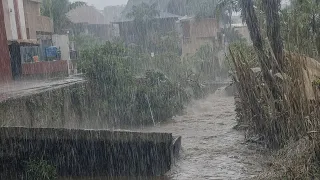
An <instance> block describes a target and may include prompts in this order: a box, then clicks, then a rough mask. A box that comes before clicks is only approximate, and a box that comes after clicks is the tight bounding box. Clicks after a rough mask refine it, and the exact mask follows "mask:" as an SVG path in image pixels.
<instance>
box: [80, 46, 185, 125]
mask: <svg viewBox="0 0 320 180" xmlns="http://www.w3.org/2000/svg"><path fill="white" fill-rule="evenodd" d="M129 54H130V55H132V54H133V53H132V52H131V51H128V50H127V49H126V48H124V47H123V46H122V45H119V44H112V43H110V42H107V43H106V44H105V45H103V46H96V47H94V48H91V49H88V50H85V51H83V52H82V57H81V61H80V68H81V69H82V71H83V72H84V73H85V74H86V76H87V77H88V79H89V80H90V83H91V84H92V85H91V87H92V91H93V92H95V93H94V95H95V96H96V98H95V99H99V101H100V106H99V107H103V108H104V109H105V113H106V114H105V115H104V116H105V117H108V118H109V120H110V119H113V121H114V122H117V123H120V124H135V125H137V124H145V123H152V122H153V121H152V120H156V121H161V120H166V119H168V118H170V117H172V116H173V115H175V114H176V113H178V112H180V111H181V110H182V109H183V105H184V103H185V102H186V101H187V96H186V93H185V92H184V90H183V88H181V87H180V86H179V84H178V83H176V82H175V81H172V80H171V79H169V78H168V77H167V76H166V75H165V74H164V73H162V72H160V71H156V70H146V69H145V68H148V67H156V66H154V65H156V63H155V62H151V59H150V58H149V59H148V57H146V56H144V55H142V54H136V56H135V57H130V58H128V55H129ZM141 59H144V61H149V63H150V66H148V67H145V68H141V69H140V72H136V70H137V69H138V68H132V66H135V65H136V66H139V62H140V60H141ZM157 60H158V59H157V58H155V61H157ZM162 60H163V58H162ZM168 60H169V59H168ZM158 67H159V66H158ZM154 69H159V68H154ZM163 69H167V70H168V69H170V67H168V66H167V67H166V68H163ZM171 69H172V68H171ZM166 72H167V73H169V74H170V73H171V74H170V75H172V76H173V75H174V74H173V71H170V70H169V71H166ZM141 74H142V77H141V76H140V77H137V76H136V75H141Z"/></svg>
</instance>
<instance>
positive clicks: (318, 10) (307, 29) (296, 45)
mask: <svg viewBox="0 0 320 180" xmlns="http://www.w3.org/2000/svg"><path fill="white" fill-rule="evenodd" d="M281 26H282V33H283V35H284V36H283V37H284V40H285V47H286V48H287V49H288V50H290V51H296V52H298V53H303V54H307V55H309V56H310V57H317V56H319V53H320V30H319V29H320V1H319V0H304V1H302V0H292V1H291V4H290V6H288V7H286V8H285V9H283V10H282V11H281ZM293 37H294V38H293Z"/></svg>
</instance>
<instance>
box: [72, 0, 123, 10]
mask: <svg viewBox="0 0 320 180" xmlns="http://www.w3.org/2000/svg"><path fill="white" fill-rule="evenodd" d="M70 1H71V2H74V1H79V0H70ZM81 1H85V2H88V5H94V6H95V7H96V8H97V9H103V8H104V7H106V6H114V5H121V4H126V3H127V2H128V0H81Z"/></svg>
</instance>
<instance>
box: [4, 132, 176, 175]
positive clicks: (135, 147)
mask: <svg viewBox="0 0 320 180" xmlns="http://www.w3.org/2000/svg"><path fill="white" fill-rule="evenodd" d="M180 140H181V139H180ZM175 144H176V141H174V138H173V137H172V134H170V133H140V132H129V131H107V130H76V129H54V128H51V129H48V128H46V129H43V128H22V127H2V128H0V147H1V148H0V162H1V166H0V174H1V176H2V177H0V178H1V179H3V178H8V176H9V175H8V174H6V173H9V174H14V173H15V174H17V172H25V171H27V169H26V167H25V162H27V161H29V160H30V159H31V160H39V159H41V160H45V161H47V162H49V164H51V165H53V166H54V167H56V168H57V171H58V174H59V176H158V175H163V174H165V173H166V172H168V171H169V170H170V168H171V165H172V162H173V156H174V153H173V147H179V146H180V145H175ZM175 152H177V149H175ZM12 172H14V173H12Z"/></svg>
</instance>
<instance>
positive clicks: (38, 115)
mask: <svg viewBox="0 0 320 180" xmlns="http://www.w3.org/2000/svg"><path fill="white" fill-rule="evenodd" d="M88 86H89V85H88V83H87V82H85V81H81V82H77V83H73V84H66V85H60V86H57V87H55V86H53V87H50V88H43V89H42V88H41V87H40V88H37V89H36V90H35V89H32V88H30V89H24V90H22V91H21V92H20V91H19V92H17V93H14V94H10V96H11V97H10V98H7V99H6V100H3V101H1V102H0V126H1V127H17V126H19V127H29V128H75V129H79V128H80V129H101V128H108V127H109V126H108V125H109V124H110V122H108V118H107V117H104V116H103V114H104V112H105V111H106V109H104V108H103V107H100V106H99V100H98V99H97V98H95V96H94V95H92V92H91V91H90V88H89V87H88ZM0 94H1V93H0Z"/></svg>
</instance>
